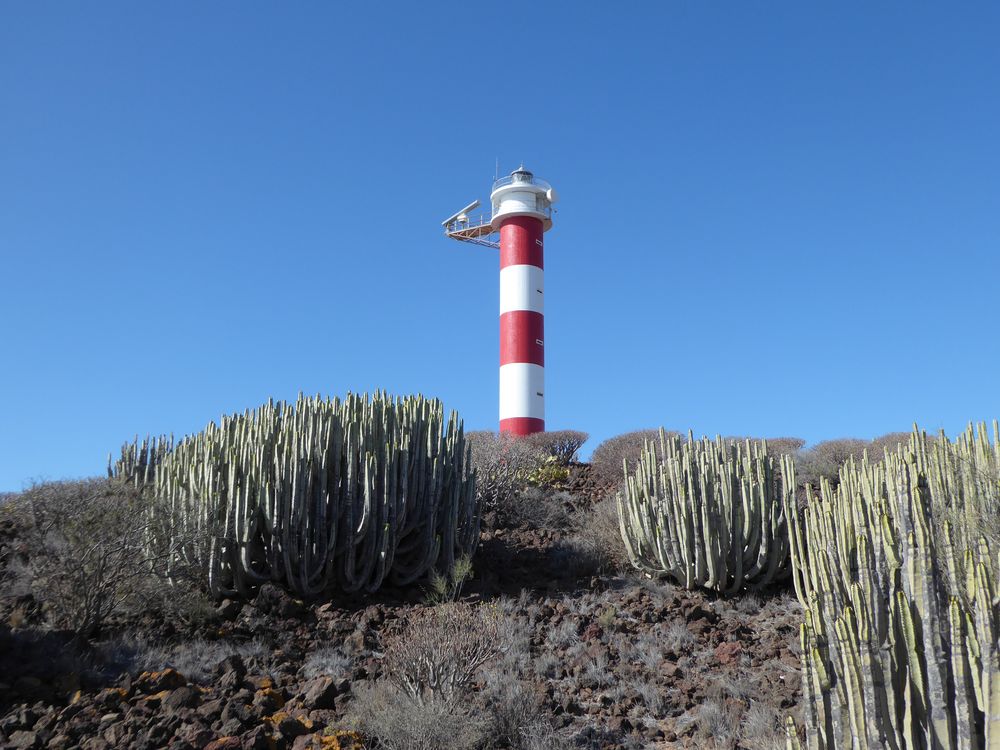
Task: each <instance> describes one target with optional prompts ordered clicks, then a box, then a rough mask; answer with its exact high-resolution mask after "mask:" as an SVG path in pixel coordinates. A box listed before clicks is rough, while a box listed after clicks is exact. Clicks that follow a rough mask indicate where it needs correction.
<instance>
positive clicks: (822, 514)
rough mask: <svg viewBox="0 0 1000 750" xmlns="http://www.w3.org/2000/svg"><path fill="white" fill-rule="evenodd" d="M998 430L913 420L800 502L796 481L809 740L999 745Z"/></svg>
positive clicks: (813, 743) (851, 744) (905, 749)
mask: <svg viewBox="0 0 1000 750" xmlns="http://www.w3.org/2000/svg"><path fill="white" fill-rule="evenodd" d="M997 432H998V430H997V425H996V423H994V426H993V436H994V439H993V442H992V443H991V442H990V439H989V433H988V432H987V430H986V426H985V425H980V426H979V427H978V429H973V428H972V427H970V428H969V429H968V430H967V431H966V432H965V433H964V434H963V435H961V436H959V437H958V438H957V439H956V440H955V441H949V440H948V439H947V438H945V436H944V435H941V436H939V437H938V438H936V439H934V440H931V439H929V438H928V437H927V435H926V434H923V433H920V432H919V431H917V430H914V433H913V435H912V437H911V440H910V444H909V446H901V447H899V448H898V449H897V451H896V452H895V453H891V454H888V455H886V456H885V460H884V461H881V462H876V461H872V460H870V459H869V457H868V456H867V455H866V456H865V457H864V458H863V459H862V461H861V462H860V463H857V464H856V463H855V462H853V461H849V462H848V464H847V465H845V467H844V468H843V469H842V470H841V473H840V483H839V485H838V486H837V487H836V488H833V486H832V485H831V484H830V483H829V482H827V481H823V482H822V484H821V486H820V487H819V492H818V493H814V492H812V490H811V488H810V489H809V490H807V492H808V494H809V500H808V505H807V507H806V508H805V510H804V512H803V513H802V514H801V515H797V514H796V512H795V510H796V509H795V506H794V504H793V503H794V498H792V497H790V496H788V495H786V498H785V502H786V513H787V514H788V515H789V516H790V517H791V518H793V519H795V520H794V522H793V523H791V524H790V526H789V533H790V542H791V548H792V567H793V581H794V584H795V590H796V593H797V595H798V598H799V600H800V601H801V603H802V605H803V606H804V607H805V608H806V625H805V626H804V627H803V645H804V646H806V645H808V646H809V651H810V652H811V654H812V656H813V659H812V661H813V663H812V664H811V665H809V666H807V668H806V669H805V670H804V672H803V680H804V688H805V690H804V695H805V699H806V702H807V705H806V710H805V716H806V721H807V727H806V737H807V746H808V747H811V748H816V749H817V750H819V749H823V750H831V749H833V748H865V749H867V748H871V749H872V750H874V749H875V748H883V747H885V748H891V749H892V750H910V749H911V748H929V749H930V750H936V749H939V748H940V749H943V748H957V749H958V750H965V749H969V750H971V749H973V748H990V749H991V750H993V749H994V748H1000V711H998V710H997V709H998V708H1000V701H998V700H997V698H998V693H1000V691H998V690H997V687H996V679H997V675H998V673H1000V672H998V668H1000V663H998V656H1000V654H998V648H997V637H998V635H1000V633H998V624H1000V618H998V604H1000V602H998V600H997V597H996V591H995V589H996V586H995V582H996V580H997V576H998V574H1000V569H998V559H997V554H998V552H1000V549H998V547H997V539H996V529H997V528H998V527H1000V524H997V520H998V518H1000V516H998V511H1000V446H998V443H997V439H996V438H997ZM784 461H785V465H784V467H783V470H784V471H785V472H786V473H788V472H790V471H792V470H793V469H792V466H791V462H790V460H789V459H788V458H787V457H786V458H785V460H784ZM991 522H992V524H993V525H992V526H991ZM805 653H806V648H804V649H803V654H804V656H803V658H804V659H805ZM817 672H825V673H826V675H828V678H829V679H828V680H825V681H822V680H816V679H815V674H816V673H817Z"/></svg>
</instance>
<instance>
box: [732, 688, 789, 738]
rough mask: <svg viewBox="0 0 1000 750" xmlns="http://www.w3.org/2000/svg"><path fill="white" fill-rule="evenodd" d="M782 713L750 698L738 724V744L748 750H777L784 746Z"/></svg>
mask: <svg viewBox="0 0 1000 750" xmlns="http://www.w3.org/2000/svg"><path fill="white" fill-rule="evenodd" d="M781 718H782V715H781V714H780V713H779V712H778V711H777V710H775V708H774V706H769V705H767V704H764V703H760V702H759V701H755V700H751V701H750V708H749V709H748V710H747V712H746V713H745V714H743V723H742V724H741V725H740V735H741V736H740V744H741V745H742V746H743V747H746V748H748V749H749V750H779V748H784V747H785V730H784V727H783V726H782V724H781Z"/></svg>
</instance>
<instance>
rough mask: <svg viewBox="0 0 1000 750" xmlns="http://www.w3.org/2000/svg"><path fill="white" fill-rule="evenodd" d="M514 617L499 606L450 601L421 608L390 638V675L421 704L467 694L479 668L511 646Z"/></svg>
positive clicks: (387, 661)
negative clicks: (512, 618) (503, 611)
mask: <svg viewBox="0 0 1000 750" xmlns="http://www.w3.org/2000/svg"><path fill="white" fill-rule="evenodd" d="M512 642H513V633H512V631H511V625H510V622H509V621H508V619H507V618H506V617H504V615H503V613H502V612H500V610H499V609H497V608H496V607H494V606H487V605H483V606H479V607H471V606H469V605H465V604H444V605H441V606H438V607H432V608H428V609H425V610H422V611H421V612H419V613H417V614H416V615H415V616H414V618H413V620H412V621H411V622H410V623H409V626H408V627H407V628H406V629H405V630H403V632H402V633H400V634H398V635H396V636H393V637H390V638H388V639H387V641H386V643H385V656H384V661H383V665H384V668H385V673H386V678H387V679H388V680H389V682H390V683H391V684H392V685H394V686H395V687H396V688H397V689H398V690H399V691H400V692H402V693H403V694H405V695H406V696H408V697H409V698H410V700H411V701H413V702H414V703H417V704H419V705H424V704H427V703H431V702H438V703H441V702H445V703H447V702H450V701H454V700H456V699H459V698H461V697H462V696H463V695H464V694H465V693H466V692H467V691H468V689H469V686H470V685H471V684H472V680H473V678H475V676H476V673H477V672H478V671H479V670H480V669H482V668H483V667H484V666H485V665H487V664H489V663H490V662H492V661H494V660H496V659H499V658H500V657H501V656H503V655H504V654H505V653H506V652H507V651H508V650H509V649H510V648H511V645H512Z"/></svg>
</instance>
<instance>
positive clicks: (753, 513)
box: [617, 429, 794, 594]
mask: <svg viewBox="0 0 1000 750" xmlns="http://www.w3.org/2000/svg"><path fill="white" fill-rule="evenodd" d="M775 469H776V462H775V458H774V457H772V456H769V455H768V453H767V445H766V443H759V444H758V443H751V442H750V441H747V442H745V443H743V444H738V443H737V444H727V443H726V442H725V441H724V440H722V439H721V438H716V439H715V440H714V441H713V440H709V439H707V438H703V439H702V440H700V441H694V440H693V439H690V438H689V439H688V440H687V441H682V440H681V439H680V438H679V437H677V436H676V435H668V434H667V433H665V432H664V431H663V430H662V429H661V430H660V433H659V442H658V444H653V443H650V442H647V443H646V444H645V447H644V449H643V452H642V454H641V457H640V459H639V462H638V464H637V465H636V466H635V468H634V470H633V471H632V472H629V469H628V466H627V465H626V467H625V472H626V478H627V484H626V486H625V489H624V490H623V491H622V492H619V493H618V496H617V500H618V517H619V521H620V525H621V533H622V538H623V539H624V541H625V547H626V550H627V552H628V556H629V559H630V560H631V562H632V564H633V565H634V566H635V567H637V568H639V569H642V570H646V571H649V572H652V573H655V574H660V575H668V576H670V577H671V578H673V579H675V580H676V581H677V582H679V583H680V584H682V585H684V586H686V587H687V588H693V587H695V586H701V587H704V588H708V589H713V590H715V591H718V592H720V593H723V594H731V593H734V592H736V591H740V590H741V589H743V588H745V587H747V586H752V587H760V586H764V585H766V584H768V583H771V582H774V581H779V580H781V579H783V578H785V577H787V576H788V575H789V573H790V561H789V549H788V533H787V530H786V521H785V506H784V504H783V501H782V482H781V480H780V479H779V478H778V476H777V472H776V471H775ZM788 491H789V492H794V484H792V485H790V486H789V490H788Z"/></svg>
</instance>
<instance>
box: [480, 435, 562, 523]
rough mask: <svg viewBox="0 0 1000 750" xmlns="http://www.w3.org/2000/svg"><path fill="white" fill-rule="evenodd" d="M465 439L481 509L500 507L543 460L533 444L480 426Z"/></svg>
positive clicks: (501, 507) (504, 504) (522, 484)
mask: <svg viewBox="0 0 1000 750" xmlns="http://www.w3.org/2000/svg"><path fill="white" fill-rule="evenodd" d="M465 440H466V443H468V445H469V450H470V457H471V463H472V466H473V468H474V469H475V470H476V495H477V498H478V500H479V503H480V506H481V507H482V510H483V511H484V512H491V511H492V512H496V511H498V510H503V508H505V507H506V506H507V505H508V504H509V503H510V502H511V501H512V500H513V498H514V497H515V496H516V495H517V494H518V493H519V492H521V491H522V490H523V489H524V488H525V487H526V486H527V484H528V477H529V476H530V474H531V473H532V472H533V471H535V470H537V469H538V468H539V467H540V466H542V464H543V462H544V460H545V457H544V454H543V453H542V452H541V451H540V450H539V449H538V447H537V446H536V445H534V444H533V443H531V442H529V441H527V440H524V439H521V438H516V437H512V436H510V435H508V434H505V433H499V434H498V433H496V432H489V431H488V430H481V431H478V432H470V433H468V434H467V435H466V436H465Z"/></svg>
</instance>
